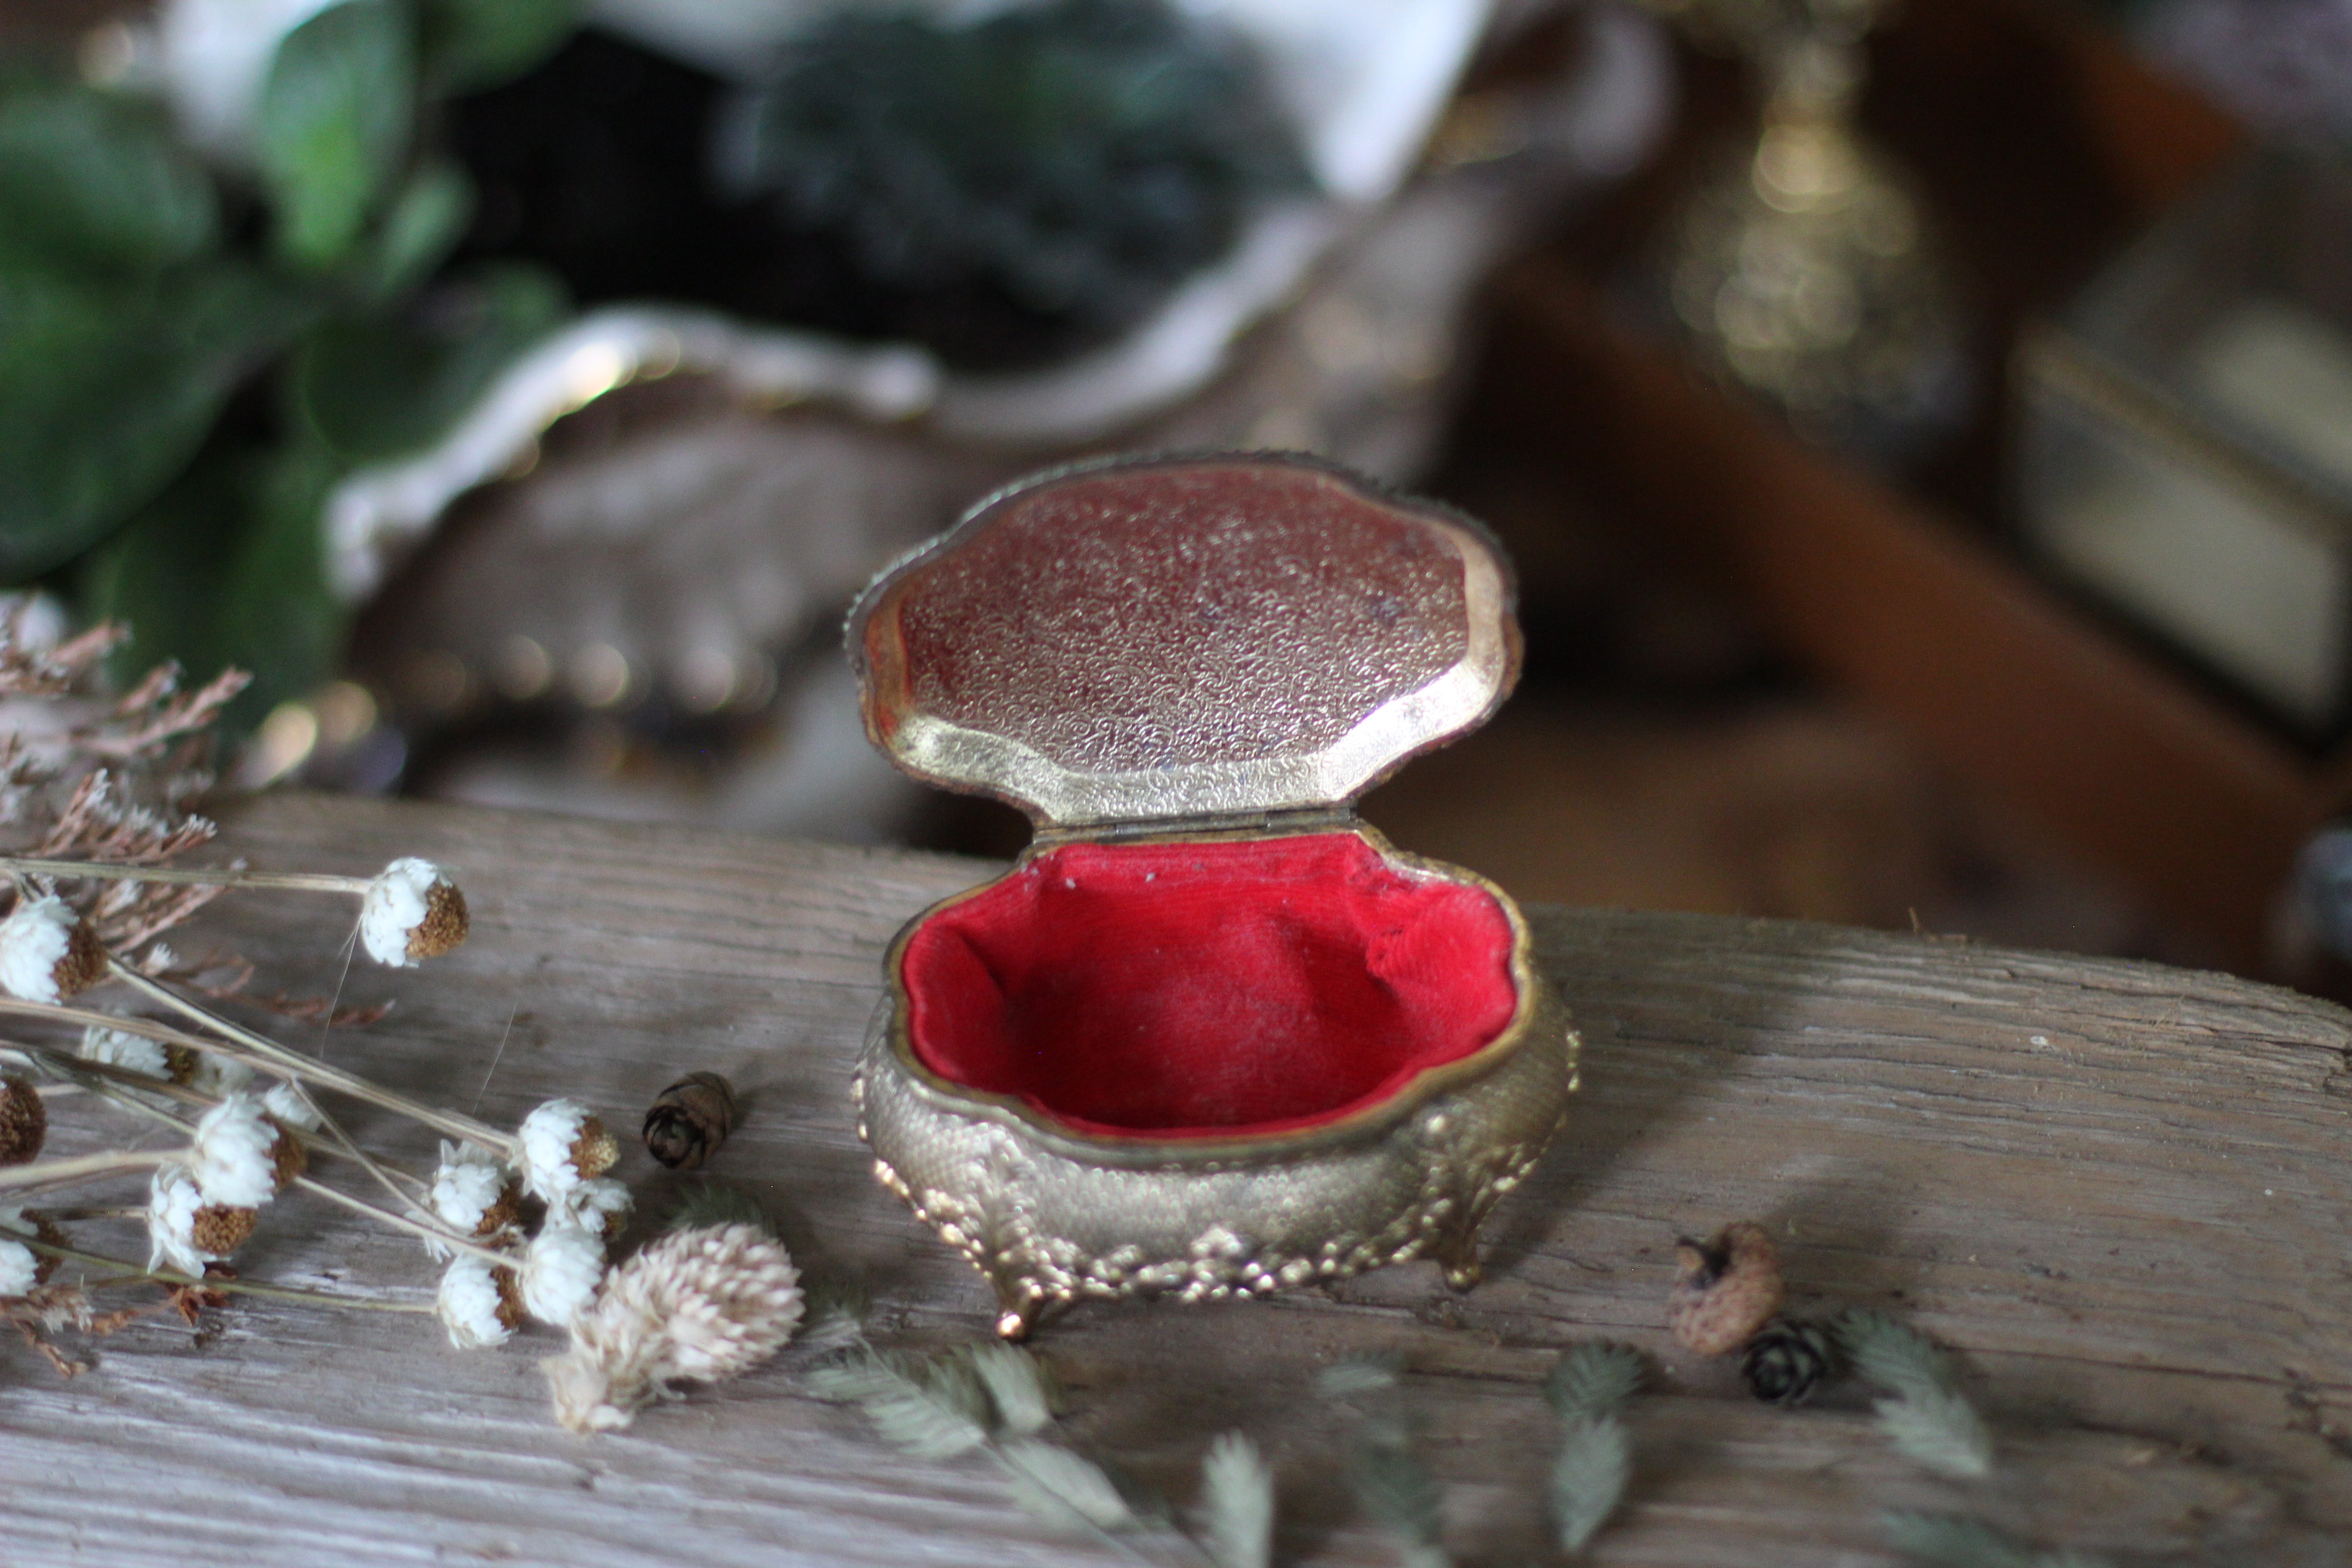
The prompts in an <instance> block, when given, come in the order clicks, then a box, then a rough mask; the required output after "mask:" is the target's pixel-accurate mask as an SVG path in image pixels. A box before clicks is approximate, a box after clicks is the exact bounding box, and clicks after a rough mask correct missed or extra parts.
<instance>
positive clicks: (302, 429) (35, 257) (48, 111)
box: [0, 0, 575, 723]
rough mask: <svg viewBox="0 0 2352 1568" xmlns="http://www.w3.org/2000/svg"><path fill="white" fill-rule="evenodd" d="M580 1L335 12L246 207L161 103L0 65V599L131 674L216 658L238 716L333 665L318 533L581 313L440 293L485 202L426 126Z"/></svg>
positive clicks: (310, 47) (453, 283) (263, 149)
mask: <svg viewBox="0 0 2352 1568" xmlns="http://www.w3.org/2000/svg"><path fill="white" fill-rule="evenodd" d="M574 20H575V18H574V15H573V0H343V3H342V4H340V5H333V6H331V7H329V8H328V9H326V10H323V11H321V12H320V13H318V14H317V15H316V16H312V17H310V19H309V20H308V21H306V22H304V23H303V24H302V25H301V26H298V27H296V28H295V29H294V30H293V31H291V32H290V33H289V34H288V35H287V36H286V37H285V38H284V39H283V40H282V41H281V42H280V44H279V46H278V51H277V54H276V57H275V58H274V59H273V60H272V62H271V65H270V68H269V71H268V78H267V79H266V81H265V83H264V86H263V89H262V91H261V96H260V100H259V103H258V105H257V114H256V132H257V173H258V175H259V179H258V182H257V188H248V187H247V185H245V184H242V183H239V182H236V181H231V180H226V179H221V178H218V177H216V176H215V174H213V173H212V172H211V171H209V170H207V169H206V168H205V167H204V166H203V165H202V164H201V163H198V162H197V160H196V159H195V158H194V156H193V155H192V154H191V153H189V152H188V151H187V149H186V148H185V147H184V146H183V145H182V143H181V142H179V140H178V139H177V138H176V136H175V135H174V134H173V129H172V126H171V124H170V123H169V121H168V119H167V117H166V115H165V114H164V112H163V110H162V108H161V106H160V105H158V104H156V103H155V102H153V101H152V100H148V99H145V98H142V97H139V96H136V95H133V94H130V93H125V92H118V91H113V90H109V89H104V88H100V87H96V86H92V85H90V84H89V83H87V82H84V81H81V80H79V79H74V78H72V77H69V76H67V75H65V74H62V73H60V72H58V71H57V70H55V69H52V68H43V67H41V66H38V65H35V64H30V63H23V64H13V65H9V66H6V67H5V68H0V580H5V581H6V582H8V583H11V584H29V583H36V582H48V583H52V584H57V585H58V586H61V587H65V588H68V590H69V591H70V592H71V593H72V594H73V595H74V596H76V597H77V598H78V600H79V607H80V608H81V609H82V610H83V611H84V612H85V613H88V614H91V615H113V616H121V617H123V618H124V619H126V620H128V621H129V622H130V623H131V626H132V627H133V630H134V634H135V641H134V643H133V644H132V645H131V647H128V648H127V649H126V650H125V651H124V653H123V654H122V655H121V658H123V660H124V664H125V668H126V669H137V668H144V667H145V666H147V665H149V664H152V663H153V662H155V661H156V660H158V659H160V658H176V659H178V660H179V661H180V662H181V663H183V664H184V665H185V666H187V667H188V668H191V669H192V670H194V671H196V672H198V673H200V674H209V673H210V672H211V671H212V670H214V669H215V668H219V667H220V666H222V665H226V664H237V665H241V666H244V667H245V668H248V669H250V670H252V671H253V672H254V675H255V680H254V684H253V685H252V686H251V687H250V688H249V689H247V692H246V694H245V696H244V697H243V698H241V699H240V700H239V702H238V705H237V707H236V710H233V712H232V719H233V721H241V722H243V723H250V722H252V721H255V720H257V718H258V717H259V716H260V715H261V714H263V713H266V712H268V710H269V708H270V707H271V706H273V705H274V704H276V703H278V702H279V701H282V700H286V699H288V698H290V697H297V696H299V695H301V694H303V693H304V692H306V691H308V690H310V689H312V688H313V687H314V686H316V685H317V684H318V683H319V682H320V681H321V680H322V679H325V678H326V677H327V676H328V675H329V674H330V673H331V671H332V669H333V668H334V661H335V659H336V658H337V657H338V655H339V653H340V650H341V641H342V637H343V633H344V630H345V621H346V611H345V609H344V607H343V606H342V605H340V604H339V603H338V602H337V601H336V600H335V598H334V597H333V595H331V593H330V592H329V589H328V586H327V583H326V578H325V575H324V563H323V559H322V553H321V552H322V542H321V537H320V527H319V516H320V509H321V506H322V503H323V501H324V500H325V498H326V496H327V494H328V493H329V491H330V490H331V489H332V488H333V486H334V484H335V482H336V481H337V480H338V479H341V477H342V476H343V475H344V474H345V473H347V472H348V471H349V470H350V469H351V468H352V467H354V466H356V465H358V464H361V463H364V462H370V461H376V460H381V459H383V458H391V457H397V456H399V455H401V454H402V453H404V452H408V451H413V450H415V449H417V448H419V447H424V446H426V445H428V444H429V443H430V442H432V441H433V440H434V439H435V438H436V437H438V436H439V435H440V434H441V433H442V432H443V431H444V430H445V429H446V428H447V426H449V424H450V423H451V422H452V421H454V420H455V419H456V418H457V416H458V415H459V414H460V413H461V412H462V411H463V410H464V408H465V406H466V405H467V401H468V399H470V397H471V396H472V395H474V394H475V393H476V392H478V390H479V389H480V388H481V387H482V386H483V385H484V384H486V383H487V382H488V379H489V378H490V376H491V375H493V374H496V372H497V370H498V368H499V366H500V365H501V364H503V363H506V362H507V360H508V359H509V358H510V357H511V356H512V355H513V354H515V353H518V352H519V351H520V349H522V348H524V347H526V346H528V344H529V343H530V342H531V341H532V340H533V339H535V338H536V337H538V336H539V335H541V334H542V333H544V332H545V331H548V330H549V329H550V328H551V327H552V326H553V325H554V324H555V323H556V322H558V321H560V320H561V319H562V315H563V313H564V311H565V310H566V308H567V306H566V302H565V300H564V296H563V290H562V286H561V285H560V284H559V283H557V282H556V281H555V279H553V278H552V277H551V276H549V275H548V274H546V273H544V272H541V271H537V270H534V269H531V268H522V267H516V266H509V267H505V268H499V269H496V270H494V271H477V272H474V273H470V274H466V275H462V276H454V277H437V276H436V274H437V273H439V272H440V269H441V268H442V266H443V263H444V262H445V261H446V258H447V257H448V254H449V252H450V250H451V249H452V248H453V247H455V245H456V244H457V240H458V238H459V237H460V235H461V234H462V233H463V231H464V229H465V226H466V224H467V219H468V217H469V216H470V214H471V211H472V206H473V193H472V188H471V186H470V184H469V183H468V182H467V178H466V176H465V174H464V173H463V172H462V171H461V170H459V169H457V167H456V166H455V165H454V164H452V163H448V162H446V161H445V160H441V159H437V158H436V157H435V156H433V154H432V153H431V152H430V150H429V148H427V147H426V146H425V137H424V136H423V135H422V134H421V131H422V128H424V127H425V126H427V125H429V123H430V122H431V120H432V109H433V104H434V102H435V101H436V99H438V98H439V97H442V96H445V95H446V94H448V93H450V92H454V91H457V90H463V89H471V88H476V87H480V86H484V85H488V84H491V83H494V82H496V81H499V80H500V79H504V78H506V77H508V76H511V75H514V74H517V73H519V72H520V71H523V70H526V69H528V68H530V66H532V65H533V64H535V63H536V62H537V60H538V59H539V58H541V57H542V56H543V55H545V54H546V53H547V52H549V51H550V50H551V49H553V48H554V47H556V46H557V45H558V44H560V43H561V42H562V39H563V37H564V36H565V35H566V34H567V33H568V32H569V31H570V29H571V28H572V26H573V25H574Z"/></svg>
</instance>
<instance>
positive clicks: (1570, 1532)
mask: <svg viewBox="0 0 2352 1568" xmlns="http://www.w3.org/2000/svg"><path fill="white" fill-rule="evenodd" d="M1632 1474H1633V1443H1632V1440H1631V1438H1630V1437H1628V1436H1627V1435H1626V1431H1625V1423H1623V1422H1622V1421H1620V1420H1619V1419H1617V1417H1615V1416H1614V1415H1603V1416H1600V1417H1598V1418H1593V1417H1587V1416H1575V1417H1571V1418H1570V1420H1569V1421H1568V1422H1567V1423H1566V1425H1565V1426H1564V1427H1563V1428H1562V1430H1561V1433H1560V1443H1559V1457H1558V1458H1555V1459H1554V1460H1553V1461H1552V1467H1551V1485H1550V1489H1549V1490H1550V1497H1551V1513H1552V1521H1553V1522H1554V1523H1555V1524H1556V1525H1558V1526H1559V1543H1560V1546H1561V1547H1562V1548H1563V1549H1564V1550H1567V1551H1570V1552H1574V1551H1576V1550H1577V1549H1579V1548H1580V1547H1581V1546H1582V1545H1583V1544H1584V1543H1585V1542H1588V1541H1590V1540H1591V1539H1592V1537H1593V1533H1594V1532H1595V1531H1598V1530H1599V1529H1600V1528H1601V1526H1602V1525H1603V1524H1606V1523H1607V1522H1608V1521H1609V1516H1610V1515H1611V1514H1612V1513H1614V1512H1615V1511H1616V1510H1617V1501H1618V1500H1619V1499H1620V1498H1622V1497H1623V1496H1624V1495H1625V1482H1626V1479H1627V1478H1628V1477H1630V1476H1631V1475H1632Z"/></svg>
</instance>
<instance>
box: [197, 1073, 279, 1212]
mask: <svg viewBox="0 0 2352 1568" xmlns="http://www.w3.org/2000/svg"><path fill="white" fill-rule="evenodd" d="M283 1137H286V1133H285V1132H284V1131H282V1130H281V1129H280V1128H279V1127H278V1124H277V1123H275V1122H273V1121H270V1120H269V1118H268V1117H267V1116H264V1115H263V1114H262V1113H261V1104H260V1102H259V1101H258V1100H255V1099H254V1098H253V1096H251V1095H249V1094H232V1095H230V1096H229V1097H228V1098H227V1099H226V1100H222V1101H221V1102H220V1103H219V1104H218V1105H215V1106H214V1107H213V1108H212V1109H211V1110H207V1111H205V1113H204V1115H203V1116H202V1117H201V1118H199V1119H198V1120H197V1122H196V1135H195V1137H194V1139H193V1140H192V1141H191V1142H190V1143H189V1145H188V1162H189V1173H190V1174H191V1175H192V1176H194V1179H195V1184H196V1190H197V1191H198V1192H200V1193H202V1194H204V1199H205V1202H206V1203H207V1204H223V1205H227V1206H229V1207H232V1208H258V1207H260V1206H261V1205H263V1204H266V1203H268V1201H269V1200H270V1199H272V1198H274V1197H276V1196H277V1195H278V1140H279V1139H280V1138H283Z"/></svg>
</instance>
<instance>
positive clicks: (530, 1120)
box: [516, 1100, 621, 1203]
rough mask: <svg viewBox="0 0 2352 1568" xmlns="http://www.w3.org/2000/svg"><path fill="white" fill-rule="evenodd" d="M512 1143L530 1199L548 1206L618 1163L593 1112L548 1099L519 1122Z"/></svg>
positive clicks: (613, 1146)
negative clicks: (518, 1154)
mask: <svg viewBox="0 0 2352 1568" xmlns="http://www.w3.org/2000/svg"><path fill="white" fill-rule="evenodd" d="M516 1142H518V1143H519V1144H520V1147H521V1166H522V1170H521V1175H522V1183H523V1185H524V1186H525V1187H528V1188H529V1189H530V1193H531V1195H532V1196H534V1197H537V1198H540V1199H542V1200H544V1201H545V1202H548V1203H558V1202H561V1201H562V1197H563V1194H566V1193H568V1192H570V1191H571V1190H572V1188H574V1187H576V1186H578V1185H579V1184H581V1183H582V1182H584V1181H586V1180H587V1179H588V1178H590V1177H591V1176H601V1175H603V1174H604V1173H605V1172H607V1171H609V1170H611V1169H612V1168H613V1163H614V1161H615V1160H617V1159H619V1158H620V1154H621V1146H620V1143H619V1142H618V1141H616V1140H615V1139H614V1136H613V1135H612V1134H611V1133H610V1132H608V1131H605V1130H604V1122H602V1121H599V1120H597V1118H596V1115H595V1113H594V1112H593V1111H591V1110H589V1109H588V1108H587V1107H586V1106H584V1105H583V1104H581V1103H580V1102H579V1101H578V1100H549V1101H548V1102H547V1103H546V1104H544V1105H542V1106H541V1107H539V1108H538V1109H537V1110H533V1111H532V1112H531V1113H530V1115H529V1116H526V1117H524V1118H523V1119H522V1126H521V1128H520V1131H519V1132H518V1133H517V1137H516Z"/></svg>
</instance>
